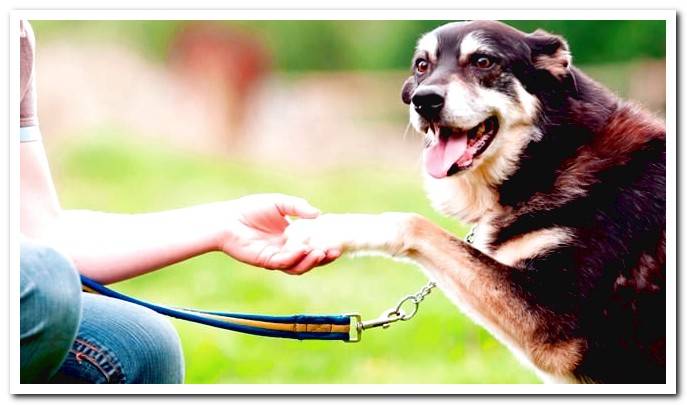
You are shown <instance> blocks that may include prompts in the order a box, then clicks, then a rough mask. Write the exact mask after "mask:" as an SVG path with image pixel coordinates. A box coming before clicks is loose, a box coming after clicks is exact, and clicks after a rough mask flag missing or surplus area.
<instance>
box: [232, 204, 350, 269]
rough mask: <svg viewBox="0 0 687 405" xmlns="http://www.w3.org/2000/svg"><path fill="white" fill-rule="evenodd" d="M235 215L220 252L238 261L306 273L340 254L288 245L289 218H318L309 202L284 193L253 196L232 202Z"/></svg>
mask: <svg viewBox="0 0 687 405" xmlns="http://www.w3.org/2000/svg"><path fill="white" fill-rule="evenodd" d="M229 204H230V210H231V212H232V216H231V220H230V221H229V224H228V225H227V227H226V232H225V236H224V237H223V238H222V240H221V242H220V249H221V250H223V251H224V252H225V253H227V254H229V255H230V256H232V257H234V258H235V259H237V260H239V261H241V262H244V263H247V264H251V265H253V266H259V267H263V268H266V269H276V270H281V271H283V272H285V273H288V274H303V273H305V272H307V271H309V270H310V269H312V268H314V267H317V266H322V265H325V264H327V263H330V262H331V261H333V260H335V259H336V258H337V257H339V256H340V255H341V252H340V250H338V249H336V248H327V247H323V246H318V248H312V247H309V246H308V245H307V244H302V243H298V244H289V245H288V246H287V245H286V236H285V235H284V230H285V229H286V228H287V227H288V226H289V221H288V220H287V218H286V217H287V216H294V217H298V218H316V217H317V216H318V215H319V214H320V212H319V210H317V209H316V208H314V207H313V206H311V205H310V204H309V203H308V202H307V201H306V200H304V199H302V198H298V197H292V196H288V195H283V194H254V195H249V196H246V197H242V198H239V199H237V200H233V201H230V202H229Z"/></svg>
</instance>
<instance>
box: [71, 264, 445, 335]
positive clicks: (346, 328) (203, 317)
mask: <svg viewBox="0 0 687 405" xmlns="http://www.w3.org/2000/svg"><path fill="white" fill-rule="evenodd" d="M81 285H82V289H83V290H84V291H85V292H89V293H94V294H100V295H104V296H107V297H111V298H116V299H120V300H123V301H127V302H131V303H133V304H137V305H141V306H143V307H146V308H149V309H152V310H153V311H155V312H158V313H160V314H162V315H167V316H171V317H173V318H177V319H183V320H185V321H190V322H196V323H200V324H204V325H209V326H214V327H216V328H222V329H228V330H232V331H235V332H241V333H247V334H251V335H259V336H268V337H275V338H285V339H298V340H343V341H344V342H359V341H360V339H361V337H362V333H363V331H364V330H366V329H371V328H377V327H382V328H387V327H389V325H391V324H392V323H394V322H397V321H408V320H410V319H411V318H413V317H414V316H415V314H417V310H418V308H419V307H420V302H422V300H424V299H425V297H426V296H427V295H428V294H429V293H430V292H431V291H432V288H434V287H435V284H434V283H433V282H430V283H429V284H427V285H426V286H424V287H423V288H422V289H421V290H420V291H419V292H417V293H416V294H413V295H408V296H406V297H404V298H403V299H402V300H401V301H400V302H399V303H398V304H397V305H396V306H395V307H393V308H390V309H389V310H387V311H384V312H383V313H382V315H380V316H379V317H378V318H376V319H373V320H370V321H363V320H362V318H361V316H360V314H341V315H302V314H299V315H286V316H274V315H260V314H240V313H231V312H213V311H200V310H197V309H187V308H172V307H167V306H164V305H157V304H152V303H149V302H145V301H141V300H139V299H136V298H133V297H129V296H127V295H124V294H122V293H119V292H117V291H114V290H111V289H109V288H107V287H105V286H103V285H102V284H100V283H98V282H96V281H94V280H91V279H90V278H88V277H86V276H83V275H82V276H81ZM409 305H412V307H410V308H409V311H406V310H405V309H404V307H407V306H409Z"/></svg>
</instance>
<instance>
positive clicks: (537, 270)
mask: <svg viewBox="0 0 687 405" xmlns="http://www.w3.org/2000/svg"><path fill="white" fill-rule="evenodd" d="M402 98H403V101H404V102H405V103H407V104H410V115H411V122H412V124H413V126H414V127H415V128H416V129H417V130H418V131H419V132H421V133H423V134H425V137H426V142H425V144H426V148H425V150H424V167H425V170H424V172H425V180H426V189H427V191H428V194H429V196H430V198H431V200H432V202H433V204H434V206H435V208H436V209H438V210H439V211H441V212H443V213H445V214H448V215H452V216H455V217H457V218H459V219H461V220H463V221H467V222H470V223H474V224H476V228H475V240H474V243H473V244H472V245H470V244H468V243H466V242H463V241H461V240H458V239H456V238H455V237H454V236H452V235H449V234H447V233H446V232H445V231H443V230H442V229H440V228H439V227H437V226H436V225H434V224H432V223H430V222H429V221H428V220H426V219H424V218H422V217H419V216H417V215H414V214H406V213H385V214H381V215H362V214H342V215H332V214H330V215H324V216H321V217H320V218H319V219H316V220H312V221H299V222H295V223H294V224H292V226H291V227H290V229H289V233H290V235H291V237H292V239H294V240H299V239H300V240H301V241H304V242H305V241H306V240H307V241H308V242H309V243H311V244H313V245H322V246H332V245H339V246H341V247H342V248H343V249H345V250H347V251H377V252H381V253H384V254H388V255H391V256H395V257H403V258H408V259H411V260H412V261H414V262H416V263H418V264H419V265H420V266H421V267H422V268H423V269H424V271H425V272H426V274H427V275H428V276H429V277H430V278H431V279H434V280H435V281H436V282H437V283H438V285H439V287H440V288H441V289H442V290H443V292H444V293H445V294H447V295H448V296H449V297H450V298H451V299H452V300H453V301H454V302H455V303H456V304H457V305H458V307H460V308H461V309H462V310H463V311H465V312H466V313H467V314H468V315H470V316H471V317H472V318H473V319H474V320H475V321H476V322H478V323H480V324H481V325H483V326H484V327H485V328H487V329H488V330H489V331H491V332H492V333H493V334H494V335H495V336H496V337H497V338H499V339H500V340H501V341H502V342H504V344H506V345H507V346H508V347H509V348H510V349H511V350H512V351H513V352H514V353H515V354H516V355H518V356H519V357H520V358H521V359H523V360H525V361H526V362H528V363H529V364H532V365H534V366H535V367H536V369H537V370H538V371H539V373H540V375H541V376H542V378H544V379H545V380H547V381H557V382H597V383H663V382H665V379H666V374H665V367H666V358H665V357H666V348H665V341H666V340H665V336H666V323H665V321H666V315H665V311H666V308H665V307H666V300H665V225H666V224H665V210H666V205H665V197H666V194H665V192H666V190H665V175H666V169H665V153H666V143H665V128H664V124H663V123H662V122H660V121H659V120H657V119H656V118H654V117H652V116H651V115H650V114H648V113H647V112H645V111H643V110H642V109H640V108H638V107H637V106H635V105H633V104H631V103H628V102H626V101H622V100H620V99H618V98H617V97H616V96H614V95H613V94H611V93H610V92H609V91H608V90H606V89H604V88H603V87H601V86H600V85H599V84H597V83H595V82H594V81H593V80H591V79H590V78H589V77H587V76H585V75H584V74H583V73H582V72H580V71H579V70H578V69H576V68H575V67H574V66H572V65H571V57H570V53H569V50H568V46H567V44H566V42H565V41H564V40H563V39H562V38H560V37H558V36H554V35H551V34H548V33H546V32H542V31H537V32H534V33H532V34H525V33H522V32H520V31H518V30H515V29H513V28H511V27H509V26H506V25H504V24H501V23H497V22H485V21H475V22H466V23H453V24H448V25H445V26H442V27H439V28H437V29H436V30H434V31H432V32H430V33H428V34H426V35H425V36H423V37H422V38H421V39H420V41H419V42H418V46H417V50H416V52H415V57H414V61H413V75H412V76H411V77H410V78H409V79H408V80H407V81H406V83H405V84H404V86H403V90H402Z"/></svg>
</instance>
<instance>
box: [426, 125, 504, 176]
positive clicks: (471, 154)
mask: <svg viewBox="0 0 687 405" xmlns="http://www.w3.org/2000/svg"><path fill="white" fill-rule="evenodd" d="M430 129H431V130H432V132H434V134H435V136H436V138H437V139H436V140H435V142H434V143H433V144H431V145H429V146H428V147H427V148H426V149H425V152H424V162H425V169H426V170H427V173H429V174H430V175H431V176H432V177H435V178H438V179H440V178H443V177H446V176H451V175H453V174H456V173H458V172H459V171H461V170H465V169H467V168H469V167H470V166H471V165H472V162H473V161H474V160H475V158H476V157H478V156H479V155H481V154H482V152H484V151H485V150H486V149H487V147H488V146H489V144H490V143H491V141H492V140H493V139H494V137H495V136H496V133H497V132H498V130H499V121H498V119H496V117H495V116H491V117H489V118H487V119H486V120H484V121H482V122H481V123H480V124H479V125H477V126H475V127H474V128H472V129H469V130H465V129H460V128H449V127H442V126H439V125H438V124H430ZM428 131H429V129H428Z"/></svg>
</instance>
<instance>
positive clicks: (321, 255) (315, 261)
mask: <svg viewBox="0 0 687 405" xmlns="http://www.w3.org/2000/svg"><path fill="white" fill-rule="evenodd" d="M339 256H341V251H340V250H338V249H329V250H327V251H326V252H323V251H321V250H317V249H316V250H313V251H312V252H310V254H309V255H308V256H306V257H305V258H304V259H303V260H302V261H301V262H300V263H298V264H297V265H296V266H294V267H292V268H290V269H286V270H283V271H284V273H287V274H291V275H295V276H298V275H301V274H304V273H306V272H308V271H310V270H312V269H313V268H315V267H317V266H324V265H325V264H329V263H331V262H333V261H334V260H336V259H337V258H338V257H339Z"/></svg>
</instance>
